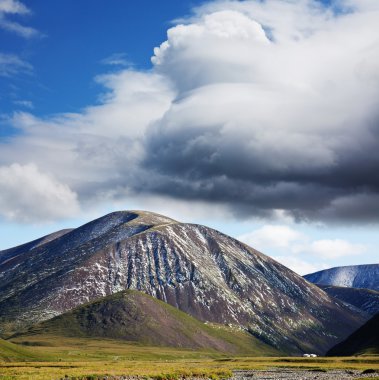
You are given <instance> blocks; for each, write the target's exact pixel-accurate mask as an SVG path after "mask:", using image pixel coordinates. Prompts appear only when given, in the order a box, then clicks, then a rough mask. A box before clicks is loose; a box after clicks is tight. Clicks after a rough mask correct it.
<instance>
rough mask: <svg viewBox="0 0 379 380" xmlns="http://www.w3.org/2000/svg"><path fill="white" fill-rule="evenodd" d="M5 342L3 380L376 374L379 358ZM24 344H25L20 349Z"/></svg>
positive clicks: (0, 350) (0, 359)
mask: <svg viewBox="0 0 379 380" xmlns="http://www.w3.org/2000/svg"><path fill="white" fill-rule="evenodd" d="M23 339H25V338H22V337H20V338H17V339H15V340H13V341H14V342H17V343H18V344H11V343H9V342H5V341H0V380H5V379H6V380H10V379H35V380H42V379H60V378H64V377H70V378H80V379H82V378H84V379H95V378H97V377H99V378H100V377H102V376H106V375H108V376H121V375H138V376H145V377H153V378H155V379H158V380H161V379H176V378H178V377H183V376H187V377H189V376H201V377H208V378H223V377H228V376H230V375H231V371H232V370H236V369H265V368H269V367H283V368H302V369H306V368H312V369H325V370H328V369H337V368H338V369H359V370H362V371H363V370H365V369H369V368H372V369H375V370H378V371H379V357H378V356H370V357H348V358H323V357H322V358H295V357H288V358H279V357H272V358H268V357H253V356H246V357H244V356H226V355H223V354H220V353H218V352H215V351H194V350H188V349H171V348H162V347H146V346H140V345H138V344H130V343H123V342H120V341H116V340H106V339H101V340H100V339H87V338H86V339H85V338H62V337H54V336H49V335H36V336H34V337H28V340H27V341H25V340H23ZM20 343H22V344H20Z"/></svg>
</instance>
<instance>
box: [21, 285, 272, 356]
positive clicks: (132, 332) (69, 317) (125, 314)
mask: <svg viewBox="0 0 379 380" xmlns="http://www.w3.org/2000/svg"><path fill="white" fill-rule="evenodd" d="M30 334H31V335H33V337H35V336H36V335H41V334H42V335H46V334H48V335H54V336H66V337H76V338H80V337H95V338H111V339H116V340H125V341H133V342H138V343H141V344H144V345H149V346H169V347H184V348H192V349H213V350H216V351H221V352H225V353H232V354H237V353H240V354H241V353H244V354H247V353H248V354H250V355H251V354H260V355H261V354H262V353H263V354H265V355H275V354H276V355H278V354H279V352H278V351H276V350H274V349H273V348H272V347H270V346H268V345H266V344H264V343H262V342H260V341H259V340H258V339H257V338H254V337H253V336H252V335H251V334H249V333H248V332H247V331H245V330H242V329H240V328H236V327H228V326H224V325H214V324H205V323H204V322H200V321H198V320H197V319H195V318H193V317H191V316H190V315H188V314H186V313H184V312H182V311H180V310H178V309H177V308H175V307H173V306H171V305H169V304H167V303H165V302H162V301H159V300H157V299H156V298H154V297H151V296H149V295H147V294H145V293H142V292H139V291H135V290H126V291H123V292H119V293H116V294H113V295H110V296H107V297H103V298H100V299H99V300H97V301H94V302H91V303H89V304H85V305H82V306H79V307H78V308H76V309H74V310H72V311H69V312H67V313H64V314H62V315H60V316H57V317H55V318H52V319H49V320H47V321H44V322H41V323H39V324H38V325H36V326H33V327H31V328H29V330H28V331H27V332H26V333H24V334H22V335H21V336H23V337H27V336H28V335H30Z"/></svg>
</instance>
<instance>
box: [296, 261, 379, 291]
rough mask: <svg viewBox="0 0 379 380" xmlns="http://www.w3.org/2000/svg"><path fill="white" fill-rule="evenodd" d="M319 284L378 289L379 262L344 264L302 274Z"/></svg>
mask: <svg viewBox="0 0 379 380" xmlns="http://www.w3.org/2000/svg"><path fill="white" fill-rule="evenodd" d="M303 277H304V278H305V279H306V280H308V281H310V282H312V283H314V284H321V285H333V286H344V287H352V288H365V289H373V290H377V291H379V264H363V265H346V266H341V267H334V268H330V269H324V270H321V271H318V272H314V273H309V274H307V275H305V276H303Z"/></svg>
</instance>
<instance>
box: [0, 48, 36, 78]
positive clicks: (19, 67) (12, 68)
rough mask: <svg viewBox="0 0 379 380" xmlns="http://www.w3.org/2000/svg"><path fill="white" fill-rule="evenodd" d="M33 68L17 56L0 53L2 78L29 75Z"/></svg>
mask: <svg viewBox="0 0 379 380" xmlns="http://www.w3.org/2000/svg"><path fill="white" fill-rule="evenodd" d="M32 71H33V66H32V65H31V64H30V63H28V62H26V61H24V60H22V59H21V58H20V57H18V56H17V55H15V54H5V53H0V76H3V77H9V76H12V75H15V74H19V73H26V74H29V73H31V72H32Z"/></svg>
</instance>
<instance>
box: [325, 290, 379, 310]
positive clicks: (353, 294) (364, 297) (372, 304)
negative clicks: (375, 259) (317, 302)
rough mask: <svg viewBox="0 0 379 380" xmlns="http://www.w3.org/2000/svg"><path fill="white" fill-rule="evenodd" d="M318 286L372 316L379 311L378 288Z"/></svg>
mask: <svg viewBox="0 0 379 380" xmlns="http://www.w3.org/2000/svg"><path fill="white" fill-rule="evenodd" d="M318 286H319V287H320V288H321V289H322V290H323V291H324V292H326V293H328V294H329V295H330V296H331V297H335V298H337V299H339V300H340V301H343V302H346V303H348V304H350V305H353V306H354V307H355V308H358V309H360V310H362V311H364V312H366V313H367V314H369V315H371V316H374V315H375V314H376V313H379V292H378V291H376V290H371V289H359V288H345V287H342V286H331V285H319V284H318Z"/></svg>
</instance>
